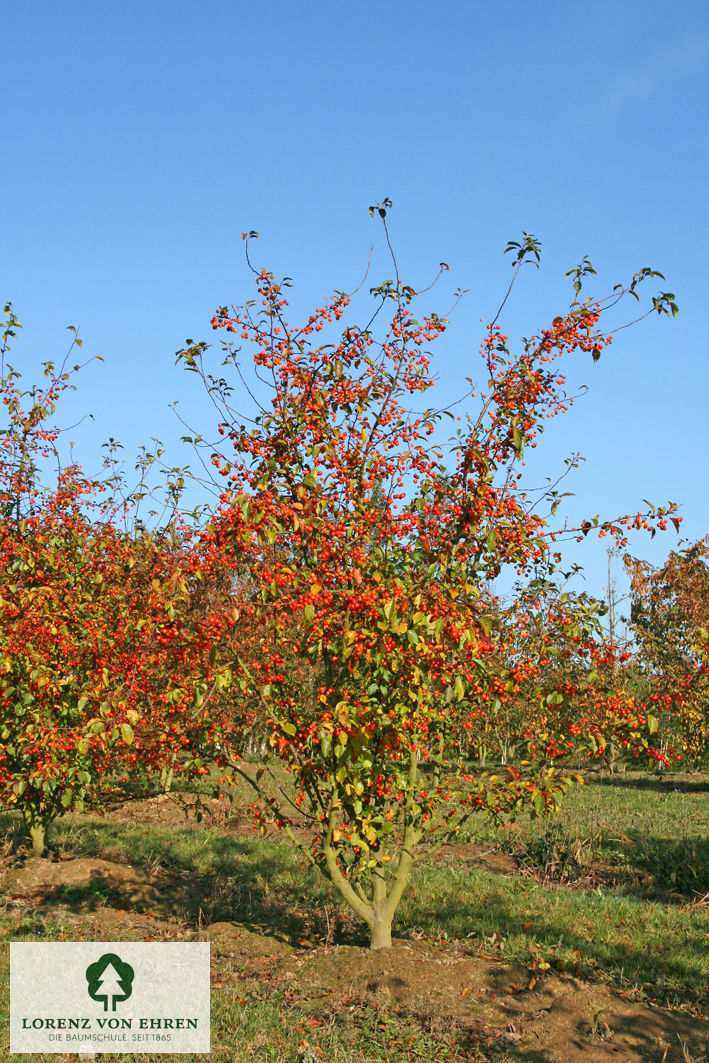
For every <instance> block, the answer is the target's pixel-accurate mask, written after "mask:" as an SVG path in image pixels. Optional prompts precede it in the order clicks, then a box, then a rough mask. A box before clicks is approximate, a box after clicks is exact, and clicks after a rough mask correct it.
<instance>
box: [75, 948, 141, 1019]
mask: <svg viewBox="0 0 709 1063" xmlns="http://www.w3.org/2000/svg"><path fill="white" fill-rule="evenodd" d="M134 974H135V972H134V971H133V968H132V967H131V965H130V964H129V963H124V962H123V960H122V959H121V958H120V956H116V954H115V953H114V952H106V953H104V955H103V956H102V957H101V958H100V959H99V960H96V963H92V964H90V965H89V966H88V967H87V968H86V981H87V982H88V984H89V996H90V997H91V998H92V1000H102V1001H103V1010H104V1011H109V1010H110V1011H115V1010H116V1003H117V1002H118V1001H119V1000H127V999H128V997H129V996H130V995H131V993H132V992H133V976H134ZM109 1004H110V1008H109Z"/></svg>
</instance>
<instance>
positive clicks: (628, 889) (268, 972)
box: [0, 774, 709, 1063]
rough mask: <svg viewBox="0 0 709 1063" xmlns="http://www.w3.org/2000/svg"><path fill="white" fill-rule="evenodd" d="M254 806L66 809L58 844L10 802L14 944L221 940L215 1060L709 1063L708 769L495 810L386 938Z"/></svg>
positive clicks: (623, 779)
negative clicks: (41, 854)
mask: <svg viewBox="0 0 709 1063" xmlns="http://www.w3.org/2000/svg"><path fill="white" fill-rule="evenodd" d="M245 806H246V802H245V801H244V802H243V806H242V802H241V800H240V796H239V795H237V800H236V801H235V804H234V814H231V813H230V810H229V808H228V807H225V806H224V805H223V804H218V805H215V806H214V807H213V811H212V814H211V816H209V817H207V819H206V820H205V821H204V822H203V823H202V824H201V825H197V824H196V823H195V822H194V819H193V818H186V816H185V813H184V811H183V809H181V808H180V807H179V805H178V804H177V803H176V802H175V801H172V800H170V799H166V798H157V799H153V800H144V801H136V802H133V803H132V804H131V806H130V807H127V808H125V809H123V810H117V811H116V812H114V813H111V814H109V815H107V816H105V817H102V818H98V817H90V816H81V817H79V816H75V817H66V818H65V819H64V820H63V821H61V822H60V824H59V825H58V827H57V829H56V831H55V835H54V845H55V859H54V860H52V861H36V860H26V859H25V857H24V855H23V852H22V848H21V845H19V832H18V824H17V823H16V821H15V820H14V819H13V818H12V817H11V816H9V815H6V816H5V817H4V819H3V820H2V822H1V823H0V825H1V826H2V827H3V829H4V835H5V839H6V841H5V846H4V852H3V859H2V876H3V879H2V885H3V893H2V896H3V901H2V904H1V905H0V933H1V934H2V938H3V941H4V942H5V943H7V942H9V941H10V940H14V941H22V940H25V941H31V940H43V941H44V940H46V941H53V940H79V939H83V940H105V941H116V940H148V939H153V940H194V939H195V938H200V937H201V938H208V939H209V940H211V942H212V1053H211V1056H210V1057H209V1058H210V1059H211V1060H212V1061H214V1063H222V1061H224V1063H226V1061H236V1063H240V1061H242V1060H244V1061H245V1060H257V1061H260V1060H263V1061H277V1060H293V1061H300V1063H314V1061H316V1060H332V1061H334V1063H349V1061H355V1060H357V1061H361V1060H367V1061H370V1060H371V1061H387V1063H404V1061H407V1063H411V1061H415V1060H448V1061H450V1063H457V1061H462V1060H480V1061H483V1060H498V1061H505V1060H529V1061H532V1063H535V1061H536V1063H543V1061H548V1063H555V1061H556V1060H560V1061H561V1060H563V1061H564V1063H575V1061H576V1060H581V1059H590V1060H594V1063H595V1061H596V1060H598V1061H599V1063H601V1061H603V1060H605V1059H606V1058H607V1059H608V1060H611V1059H614V1060H621V1061H622V1063H626V1061H632V1063H635V1061H637V1063H640V1061H645V1060H647V1061H648V1063H652V1061H654V1060H657V1061H658V1063H660V1061H662V1060H663V1059H664V1060H665V1063H674V1061H682V1063H684V1061H686V1060H692V1061H693V1063H699V1061H700V1060H701V1061H704V1060H709V1050H708V1049H709V1046H708V1045H707V1044H706V1043H705V1042H704V1031H705V1029H706V1027H705V1026H704V1025H703V1023H702V1016H703V1015H704V1017H706V1003H707V998H708V995H709V777H707V776H686V775H685V776H669V777H664V778H657V777H649V776H642V775H635V774H633V775H630V774H627V775H625V776H616V777H613V778H610V777H608V776H606V777H605V778H603V779H600V778H596V779H595V780H590V781H589V784H588V785H587V786H585V787H583V788H580V789H578V790H577V791H575V792H574V793H572V794H571V795H570V797H569V798H568V800H567V803H566V806H565V810H564V815H563V817H556V818H554V819H553V820H544V821H536V822H529V821H521V822H520V823H518V824H514V825H513V826H512V827H511V828H507V829H505V830H503V831H499V832H495V831H493V830H492V829H491V828H490V827H489V826H486V825H485V823H484V822H481V824H480V825H479V827H478V829H477V830H471V831H469V833H468V834H467V836H466V837H464V838H460V839H459V840H458V841H457V842H456V844H455V845H451V846H448V847H446V848H444V849H443V850H440V851H439V852H438V853H437V854H436V855H435V857H432V858H427V857H426V856H424V857H423V858H422V859H421V860H420V861H419V863H418V864H417V865H416V867H415V871H414V875H413V880H412V883H411V888H410V889H409V891H408V894H407V895H406V897H405V900H404V901H403V903H402V905H401V908H400V911H399V917H398V921H397V925H396V927H395V933H396V935H397V942H396V945H395V948H394V949H393V950H391V952H390V953H389V954H388V955H385V954H382V953H378V954H371V953H369V952H368V951H367V950H366V949H365V948H363V946H364V944H365V941H366V939H365V935H364V934H363V932H362V927H361V925H360V924H359V923H358V922H357V921H356V919H354V917H351V916H350V915H349V913H348V911H346V910H344V909H343V908H341V907H340V906H339V905H338V903H337V902H336V899H335V897H334V896H333V894H332V892H331V891H330V890H329V888H328V886H327V883H326V882H325V881H324V880H323V879H321V878H320V877H319V876H318V875H317V873H316V872H314V871H312V870H309V869H307V868H306V867H305V866H304V865H303V863H302V861H301V859H300V857H299V856H298V854H297V853H296V852H295V851H293V849H292V848H291V847H290V845H289V844H288V842H287V841H286V840H285V839H283V838H282V837H280V836H277V835H276V836H270V837H262V836H260V835H255V834H253V833H252V832H251V830H250V820H249V818H248V815H247V814H246V813H244V814H243V815H242V816H241V818H240V817H239V814H238V809H239V808H240V807H245ZM7 957H8V949H7V947H6V944H5V948H4V949H3V957H2V966H1V967H0V1009H5V1011H6V1010H7V1007H8V979H9V974H8V959H7ZM2 1018H3V1020H5V1021H4V1023H3V1025H4V1027H5V1028H6V1020H7V1015H6V1014H3V1015H2ZM5 1036H6V1035H5ZM7 1050H8V1049H7V1042H5V1044H4V1046H3V1045H2V1044H0V1052H5V1053H7ZM27 1058H31V1059H37V1060H39V1059H47V1060H49V1059H54V1060H69V1059H72V1058H76V1057H73V1056H70V1055H64V1056H61V1055H54V1056H49V1055H47V1056H38V1055H35V1056H29V1057H27ZM106 1058H120V1057H118V1056H116V1057H112V1056H110V1055H109V1056H107V1057H106ZM142 1058H144V1059H155V1060H158V1059H162V1060H165V1061H167V1060H173V1059H174V1060H178V1059H184V1058H185V1057H184V1056H173V1055H159V1056H158V1055H154V1056H149V1057H147V1056H143V1057H142ZM193 1058H197V1057H193ZM204 1058H207V1057H204Z"/></svg>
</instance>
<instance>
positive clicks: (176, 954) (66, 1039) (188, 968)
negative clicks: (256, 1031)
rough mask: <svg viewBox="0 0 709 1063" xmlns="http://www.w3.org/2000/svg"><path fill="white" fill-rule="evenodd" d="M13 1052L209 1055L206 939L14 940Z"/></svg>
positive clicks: (11, 992)
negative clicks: (196, 940) (198, 1053)
mask: <svg viewBox="0 0 709 1063" xmlns="http://www.w3.org/2000/svg"><path fill="white" fill-rule="evenodd" d="M10 1052H74V1053H77V1054H81V1055H84V1054H86V1055H88V1054H90V1053H93V1052H126V1053H128V1052H130V1053H140V1052H144V1053H147V1052H150V1053H153V1052H209V942H208V941H205V942H203V941H200V942H187V943H185V942H132V941H120V942H112V943H107V942H101V941H77V942H53V941H52V942H36V943H35V942H25V941H15V942H12V943H11V944H10Z"/></svg>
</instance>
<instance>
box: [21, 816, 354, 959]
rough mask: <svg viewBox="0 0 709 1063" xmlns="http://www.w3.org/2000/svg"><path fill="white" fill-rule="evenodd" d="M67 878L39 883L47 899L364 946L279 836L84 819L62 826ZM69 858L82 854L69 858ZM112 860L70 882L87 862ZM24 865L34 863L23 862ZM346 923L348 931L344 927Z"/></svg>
mask: <svg viewBox="0 0 709 1063" xmlns="http://www.w3.org/2000/svg"><path fill="white" fill-rule="evenodd" d="M56 844H57V846H58V848H59V849H60V851H61V852H62V855H63V857H64V859H62V860H60V861H59V863H58V864H57V863H56V862H55V866H56V867H58V868H59V869H61V871H63V872H65V876H66V878H65V881H61V877H62V876H61V874H60V881H58V882H51V883H48V884H47V885H46V886H44V887H43V888H42V890H41V894H39V896H40V897H41V903H42V904H43V905H63V906H66V907H67V908H68V909H70V910H71V911H73V912H75V913H77V914H81V913H96V912H98V911H99V910H100V909H102V908H105V907H107V906H108V907H110V908H112V909H118V910H120V911H124V912H130V913H131V914H138V915H146V916H152V917H157V918H174V917H177V918H178V919H180V920H181V921H183V922H186V923H188V924H190V925H191V926H192V927H194V928H200V927H202V926H206V925H209V924H211V923H216V922H234V923H239V924H241V925H244V926H245V927H247V928H249V929H251V930H258V931H260V932H265V933H268V934H272V935H274V936H277V937H280V938H282V939H285V940H287V941H289V942H290V943H291V944H293V945H297V944H299V943H301V942H302V941H303V940H305V939H307V940H308V941H309V943H310V944H312V939H313V938H315V939H325V938H327V937H330V938H331V939H333V940H338V943H347V944H365V943H366V942H365V938H364V935H363V933H360V932H359V928H356V929H354V928H351V927H350V922H351V921H350V920H349V919H347V918H346V917H343V916H341V915H340V914H339V913H338V912H337V910H336V906H334V905H333V904H332V901H331V898H330V897H328V892H327V885H326V883H325V881H324V880H323V879H321V878H320V876H319V875H318V874H317V872H315V871H314V870H312V869H309V868H308V867H306V866H305V863H304V861H303V859H302V857H300V855H299V854H298V853H297V852H296V851H294V849H293V848H292V846H291V845H290V843H289V842H287V841H285V840H282V839H280V838H275V839H274V838H262V837H254V838H243V837H236V836H233V835H231V836H229V835H227V836H225V835H224V834H221V833H219V832H218V831H217V830H210V829H204V830H201V831H198V832H196V831H191V830H190V831H184V832H181V831H179V830H174V829H170V828H166V827H164V826H159V825H155V826H153V825H146V824H140V825H139V826H137V825H130V824H126V823H120V822H119V823H115V822H105V821H104V822H101V821H96V820H93V821H85V822H82V823H81V824H80V825H79V826H78V827H76V826H69V827H68V829H66V828H65V829H64V831H63V832H62V831H59V830H58V831H57V837H56ZM68 856H71V857H74V858H76V860H72V859H67V857H68ZM82 858H83V859H86V860H92V859H99V860H103V861H109V862H111V863H113V864H115V865H116V867H115V873H114V874H112V873H111V868H110V867H109V868H106V867H101V868H100V869H95V870H93V871H90V873H89V878H88V880H87V879H86V877H85V876H84V877H83V878H82V877H81V875H80V874H78V876H76V875H75V877H78V879H79V880H78V881H71V876H72V867H73V866H74V867H76V869H77V871H78V872H80V871H81V859H82ZM26 866H29V864H27V865H26ZM340 930H342V933H340Z"/></svg>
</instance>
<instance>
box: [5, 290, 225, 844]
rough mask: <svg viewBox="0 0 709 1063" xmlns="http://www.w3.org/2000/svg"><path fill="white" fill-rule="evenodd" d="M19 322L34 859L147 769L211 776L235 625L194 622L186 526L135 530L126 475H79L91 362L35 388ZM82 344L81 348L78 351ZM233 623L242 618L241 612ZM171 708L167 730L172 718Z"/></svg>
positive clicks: (14, 652) (16, 800)
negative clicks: (218, 667) (222, 646)
mask: <svg viewBox="0 0 709 1063" xmlns="http://www.w3.org/2000/svg"><path fill="white" fill-rule="evenodd" d="M18 328H19V323H18V321H17V319H16V318H15V316H14V314H13V313H12V309H11V307H9V306H7V307H6V308H5V328H4V332H3V334H2V347H1V353H2V364H1V372H0V394H1V395H2V399H3V406H4V409H5V411H6V415H7V423H6V426H5V427H4V428H2V429H1V430H0V514H1V515H2V516H1V517H0V799H1V800H2V802H3V804H4V805H5V807H9V808H13V809H18V810H20V811H21V813H22V815H23V818H24V822H25V825H26V828H27V830H28V833H29V835H30V839H31V842H32V847H33V851H34V852H35V853H36V854H38V855H42V854H44V853H45V852H46V847H47V830H48V828H49V826H50V825H51V823H52V821H53V820H54V819H55V818H56V817H57V816H58V815H60V814H62V813H63V812H66V811H72V810H73V811H79V810H81V809H82V808H84V807H85V804H86V802H87V801H91V802H94V803H95V802H97V801H98V799H99V797H101V795H105V793H106V790H107V787H108V784H109V782H110V783H111V791H112V792H113V793H114V794H115V792H116V790H115V787H116V784H117V783H119V782H120V780H121V778H122V777H123V778H126V777H128V776H130V775H131V774H132V773H133V772H134V769H135V766H136V765H137V764H138V762H139V758H140V764H141V769H142V770H144V771H145V770H148V771H154V772H156V773H158V774H159V773H160V772H161V771H162V770H163V769H164V768H165V765H169V766H170V768H171V769H172V770H174V768H175V766H179V767H180V768H183V769H184V770H186V771H187V772H192V773H194V772H200V771H206V768H204V766H203V764H202V762H201V760H200V759H199V756H198V755H196V754H195V747H197V746H199V745H203V744H204V737H205V734H208V732H209V727H210V726H211V722H210V721H209V720H208V719H206V713H207V706H206V704H205V708H204V711H203V712H202V713H199V712H197V711H196V710H195V708H194V689H195V685H199V689H200V695H199V697H200V700H201V701H203V702H204V701H205V696H204V695H205V692H207V691H208V690H209V684H212V685H214V682H215V681H217V678H218V677H216V676H214V675H213V674H212V673H213V672H214V669H213V667H212V665H211V664H210V662H209V654H210V651H211V653H212V655H213V657H214V658H216V648H215V647H214V643H215V640H216V638H217V635H218V631H219V630H220V622H219V620H214V621H212V619H211V618H210V617H208V616H207V617H205V616H203V615H200V622H199V623H198V624H195V623H193V622H192V621H191V618H190V615H189V609H188V605H189V602H190V597H191V594H193V593H194V591H193V587H194V584H195V581H196V571H197V570H196V569H195V565H194V557H193V555H192V553H191V552H190V550H189V549H188V546H189V530H188V529H186V528H184V527H180V524H179V522H178V520H177V518H176V517H175V515H174V514H173V515H172V520H171V522H170V524H169V526H168V527H167V528H166V529H163V530H162V531H157V532H149V531H147V530H146V528H145V527H144V526H143V525H142V523H140V522H137V523H134V524H133V525H132V527H130V529H129V530H126V528H125V526H124V525H125V523H126V521H128V522H129V523H130V521H129V518H130V515H131V513H133V512H134V511H135V507H136V505H137V503H138V498H137V497H136V495H133V496H126V495H125V493H124V492H121V491H118V492H116V488H117V487H119V486H120V485H119V484H118V482H117V480H116V476H115V470H114V475H113V476H111V477H109V478H108V479H105V478H104V479H101V478H96V477H93V478H92V477H89V476H87V475H85V474H84V473H83V472H82V470H81V469H80V468H79V466H78V465H76V464H74V463H72V464H69V465H67V466H63V465H62V463H61V457H60V452H59V446H58V440H59V431H58V429H57V428H56V427H54V426H53V425H52V422H51V418H52V415H53V413H54V411H55V406H56V403H57V400H58V398H59V396H60V395H61V393H62V392H63V391H65V390H66V389H67V388H69V387H72V386H73V384H72V380H73V377H74V375H75V373H76V372H77V371H78V370H79V368H80V367H79V366H78V365H76V366H74V367H73V368H71V369H69V370H67V369H66V365H64V366H62V367H61V368H60V369H59V370H56V369H55V366H54V365H53V364H52V363H51V362H50V363H46V365H45V381H46V383H45V384H44V385H43V386H34V387H31V388H30V389H28V390H24V391H23V390H22V386H21V377H20V374H19V372H18V371H17V370H16V369H14V368H13V366H12V365H10V364H8V363H7V354H8V351H9V344H10V340H11V339H12V338H13V337H14V336H15V335H16V331H17V329H18ZM75 343H76V344H78V343H80V341H79V340H78V339H76V338H75ZM225 615H227V614H225ZM161 708H164V716H163V717H162V718H161V715H160V710H161Z"/></svg>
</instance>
